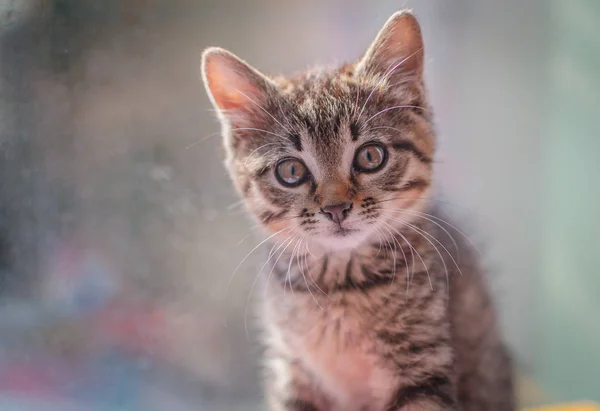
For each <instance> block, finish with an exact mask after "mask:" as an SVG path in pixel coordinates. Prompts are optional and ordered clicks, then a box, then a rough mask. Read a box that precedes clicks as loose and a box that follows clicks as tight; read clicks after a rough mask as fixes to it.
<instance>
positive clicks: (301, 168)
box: [275, 158, 308, 187]
mask: <svg viewBox="0 0 600 411" xmlns="http://www.w3.org/2000/svg"><path fill="white" fill-rule="evenodd" d="M275 176H276V177H277V180H278V181H279V182H280V183H281V184H282V185H284V186H286V187H297V186H299V185H300V184H302V183H303V182H304V181H306V178H307V177H308V170H307V169H306V166H305V165H304V163H302V162H301V161H300V160H297V159H295V158H288V159H286V160H282V161H280V162H279V164H277V167H276V168H275Z"/></svg>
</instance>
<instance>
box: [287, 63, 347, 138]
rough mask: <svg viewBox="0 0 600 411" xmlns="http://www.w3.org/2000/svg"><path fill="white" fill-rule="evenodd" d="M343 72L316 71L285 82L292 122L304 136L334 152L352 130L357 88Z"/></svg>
mask: <svg viewBox="0 0 600 411" xmlns="http://www.w3.org/2000/svg"><path fill="white" fill-rule="evenodd" d="M341 73H342V72H341V70H339V69H338V70H325V69H316V70H313V71H310V72H308V73H304V74H302V75H300V76H297V77H292V78H288V79H282V83H283V84H282V88H283V89H284V98H286V100H288V101H289V102H290V103H291V104H290V105H291V108H292V110H290V113H289V114H288V116H289V117H290V118H289V119H288V120H289V121H291V122H293V123H294V126H295V127H298V128H299V129H301V130H303V131H304V133H302V134H303V136H304V137H305V138H307V139H311V140H312V142H313V144H314V145H316V146H319V147H321V148H323V149H325V148H326V149H328V150H334V149H335V148H336V146H337V145H339V144H340V134H344V133H345V132H346V131H349V126H350V123H351V121H352V114H353V113H352V111H353V109H354V107H353V105H352V101H353V100H354V98H353V97H352V96H353V95H355V94H356V87H355V85H354V84H353V83H352V81H351V80H350V77H348V76H347V75H342V74H341Z"/></svg>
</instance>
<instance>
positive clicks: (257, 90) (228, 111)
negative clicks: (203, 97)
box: [202, 47, 276, 122]
mask: <svg viewBox="0 0 600 411" xmlns="http://www.w3.org/2000/svg"><path fill="white" fill-rule="evenodd" d="M202 78H203V80H204V86H205V87H206V91H207V92H208V95H209V96H210V99H211V102H212V103H213V106H214V107H215V108H216V109H217V110H218V112H219V114H220V116H221V117H222V118H224V119H227V120H229V121H230V122H237V121H236V120H240V121H243V120H244V119H248V118H251V116H253V115H254V116H256V115H263V114H264V112H263V111H262V110H263V109H262V108H261V107H264V106H265V104H266V103H267V100H268V98H269V96H270V95H273V94H274V93H276V86H275V84H273V82H272V81H271V80H269V79H268V78H267V77H266V76H264V75H263V74H261V73H260V72H259V71H258V70H256V69H254V68H253V67H251V66H250V65H249V64H248V63H246V62H245V61H243V60H242V59H240V58H238V57H237V56H235V55H234V54H232V53H230V52H228V51H226V50H224V49H221V48H218V47H211V48H208V49H206V50H205V51H204V53H202Z"/></svg>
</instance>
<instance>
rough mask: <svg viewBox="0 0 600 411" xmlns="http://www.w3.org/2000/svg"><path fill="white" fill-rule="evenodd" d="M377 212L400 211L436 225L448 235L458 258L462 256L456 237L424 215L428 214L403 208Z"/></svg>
mask: <svg viewBox="0 0 600 411" xmlns="http://www.w3.org/2000/svg"><path fill="white" fill-rule="evenodd" d="M375 209H376V210H392V211H399V212H401V213H406V214H409V215H414V216H415V217H420V218H423V219H425V220H427V221H429V222H431V223H433V224H435V225H436V226H438V227H439V228H440V229H441V230H442V231H444V233H446V235H447V236H448V237H449V238H450V241H452V244H454V249H455V250H456V254H457V256H458V255H460V249H459V247H458V244H457V243H456V241H455V240H454V237H453V236H452V235H451V234H450V232H448V230H446V228H444V227H443V226H442V225H441V224H439V223H437V222H436V221H434V220H433V219H431V218H428V217H427V216H426V215H422V214H426V213H421V212H419V211H413V210H406V209H402V208H387V209H385V208H375Z"/></svg>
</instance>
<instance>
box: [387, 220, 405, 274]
mask: <svg viewBox="0 0 600 411" xmlns="http://www.w3.org/2000/svg"><path fill="white" fill-rule="evenodd" d="M384 228H385V227H384ZM386 230H387V231H389V230H388V229H387V228H386ZM390 235H391V236H392V245H393V246H394V251H393V252H392V256H393V257H394V261H393V263H392V264H393V266H392V267H393V268H392V280H391V281H390V286H391V285H392V284H393V283H394V279H395V278H396V243H395V242H394V241H395V240H396V239H395V238H394V236H393V235H392V233H391V232H390ZM400 248H402V247H400Z"/></svg>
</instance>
